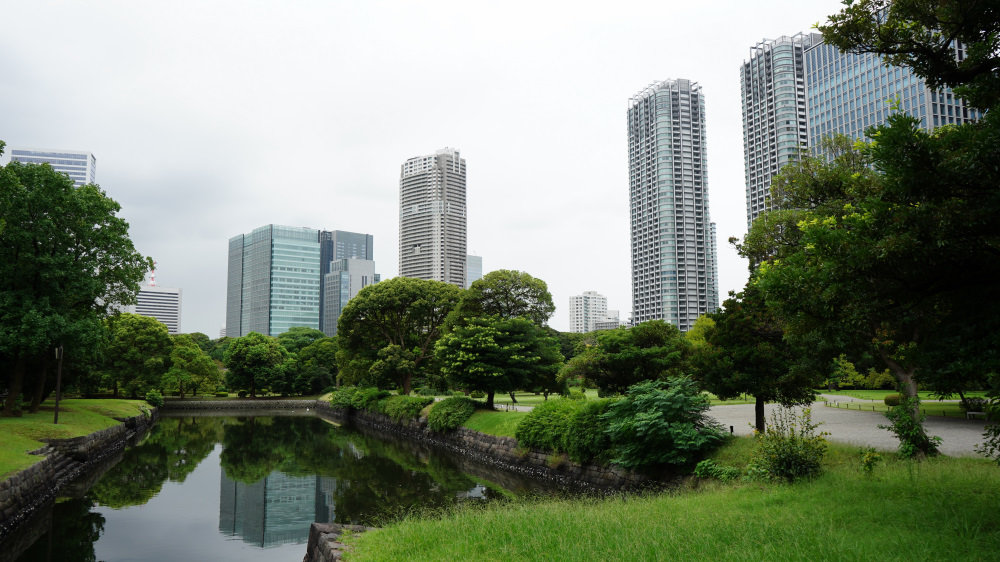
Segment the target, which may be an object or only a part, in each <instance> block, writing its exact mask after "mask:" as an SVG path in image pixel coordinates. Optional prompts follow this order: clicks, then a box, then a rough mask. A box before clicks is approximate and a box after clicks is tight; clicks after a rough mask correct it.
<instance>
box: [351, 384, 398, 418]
mask: <svg viewBox="0 0 1000 562" xmlns="http://www.w3.org/2000/svg"><path fill="white" fill-rule="evenodd" d="M389 396H390V393H389V391H388V390H379V389H377V388H375V387H368V388H356V389H354V396H352V397H351V407H352V408H354V409H355V410H366V411H369V412H376V413H381V410H380V409H379V407H378V402H379V400H382V399H384V398H388V397H389Z"/></svg>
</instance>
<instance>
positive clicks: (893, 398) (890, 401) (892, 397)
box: [882, 394, 899, 406]
mask: <svg viewBox="0 0 1000 562" xmlns="http://www.w3.org/2000/svg"><path fill="white" fill-rule="evenodd" d="M882 401H883V402H885V405H886V406H899V395H898V394H886V395H885V398H884V399H883V400H882Z"/></svg>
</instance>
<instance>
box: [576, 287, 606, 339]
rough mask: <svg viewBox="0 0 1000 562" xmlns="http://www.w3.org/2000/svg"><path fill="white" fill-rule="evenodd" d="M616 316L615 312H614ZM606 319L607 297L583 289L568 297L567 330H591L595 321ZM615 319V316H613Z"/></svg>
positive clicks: (579, 332)
mask: <svg viewBox="0 0 1000 562" xmlns="http://www.w3.org/2000/svg"><path fill="white" fill-rule="evenodd" d="M615 316H616V317H617V313H616V314H615ZM604 320H608V298H607V297H605V296H604V295H602V294H600V293H598V292H596V291H584V292H583V294H582V295H573V296H571V297H570V298H569V331H570V332H576V333H578V334H583V333H586V332H593V331H594V330H595V329H597V328H596V324H597V322H600V321H604ZM615 320H616V321H617V318H615Z"/></svg>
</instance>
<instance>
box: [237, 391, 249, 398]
mask: <svg viewBox="0 0 1000 562" xmlns="http://www.w3.org/2000/svg"><path fill="white" fill-rule="evenodd" d="M236 396H239V397H240V398H246V397H247V391H245V390H241V391H239V392H237V393H236Z"/></svg>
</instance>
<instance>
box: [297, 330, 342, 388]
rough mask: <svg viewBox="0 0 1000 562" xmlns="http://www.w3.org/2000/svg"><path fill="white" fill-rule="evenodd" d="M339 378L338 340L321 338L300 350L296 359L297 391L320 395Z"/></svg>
mask: <svg viewBox="0 0 1000 562" xmlns="http://www.w3.org/2000/svg"><path fill="white" fill-rule="evenodd" d="M336 377H337V339H336V338H321V339H318V340H316V341H314V342H312V343H311V344H309V345H307V346H305V347H303V348H302V349H301V350H299V352H298V354H297V355H296V357H295V391H296V392H298V393H300V394H319V393H321V392H323V391H324V390H325V389H327V388H329V387H330V386H332V385H333V382H334V380H336Z"/></svg>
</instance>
